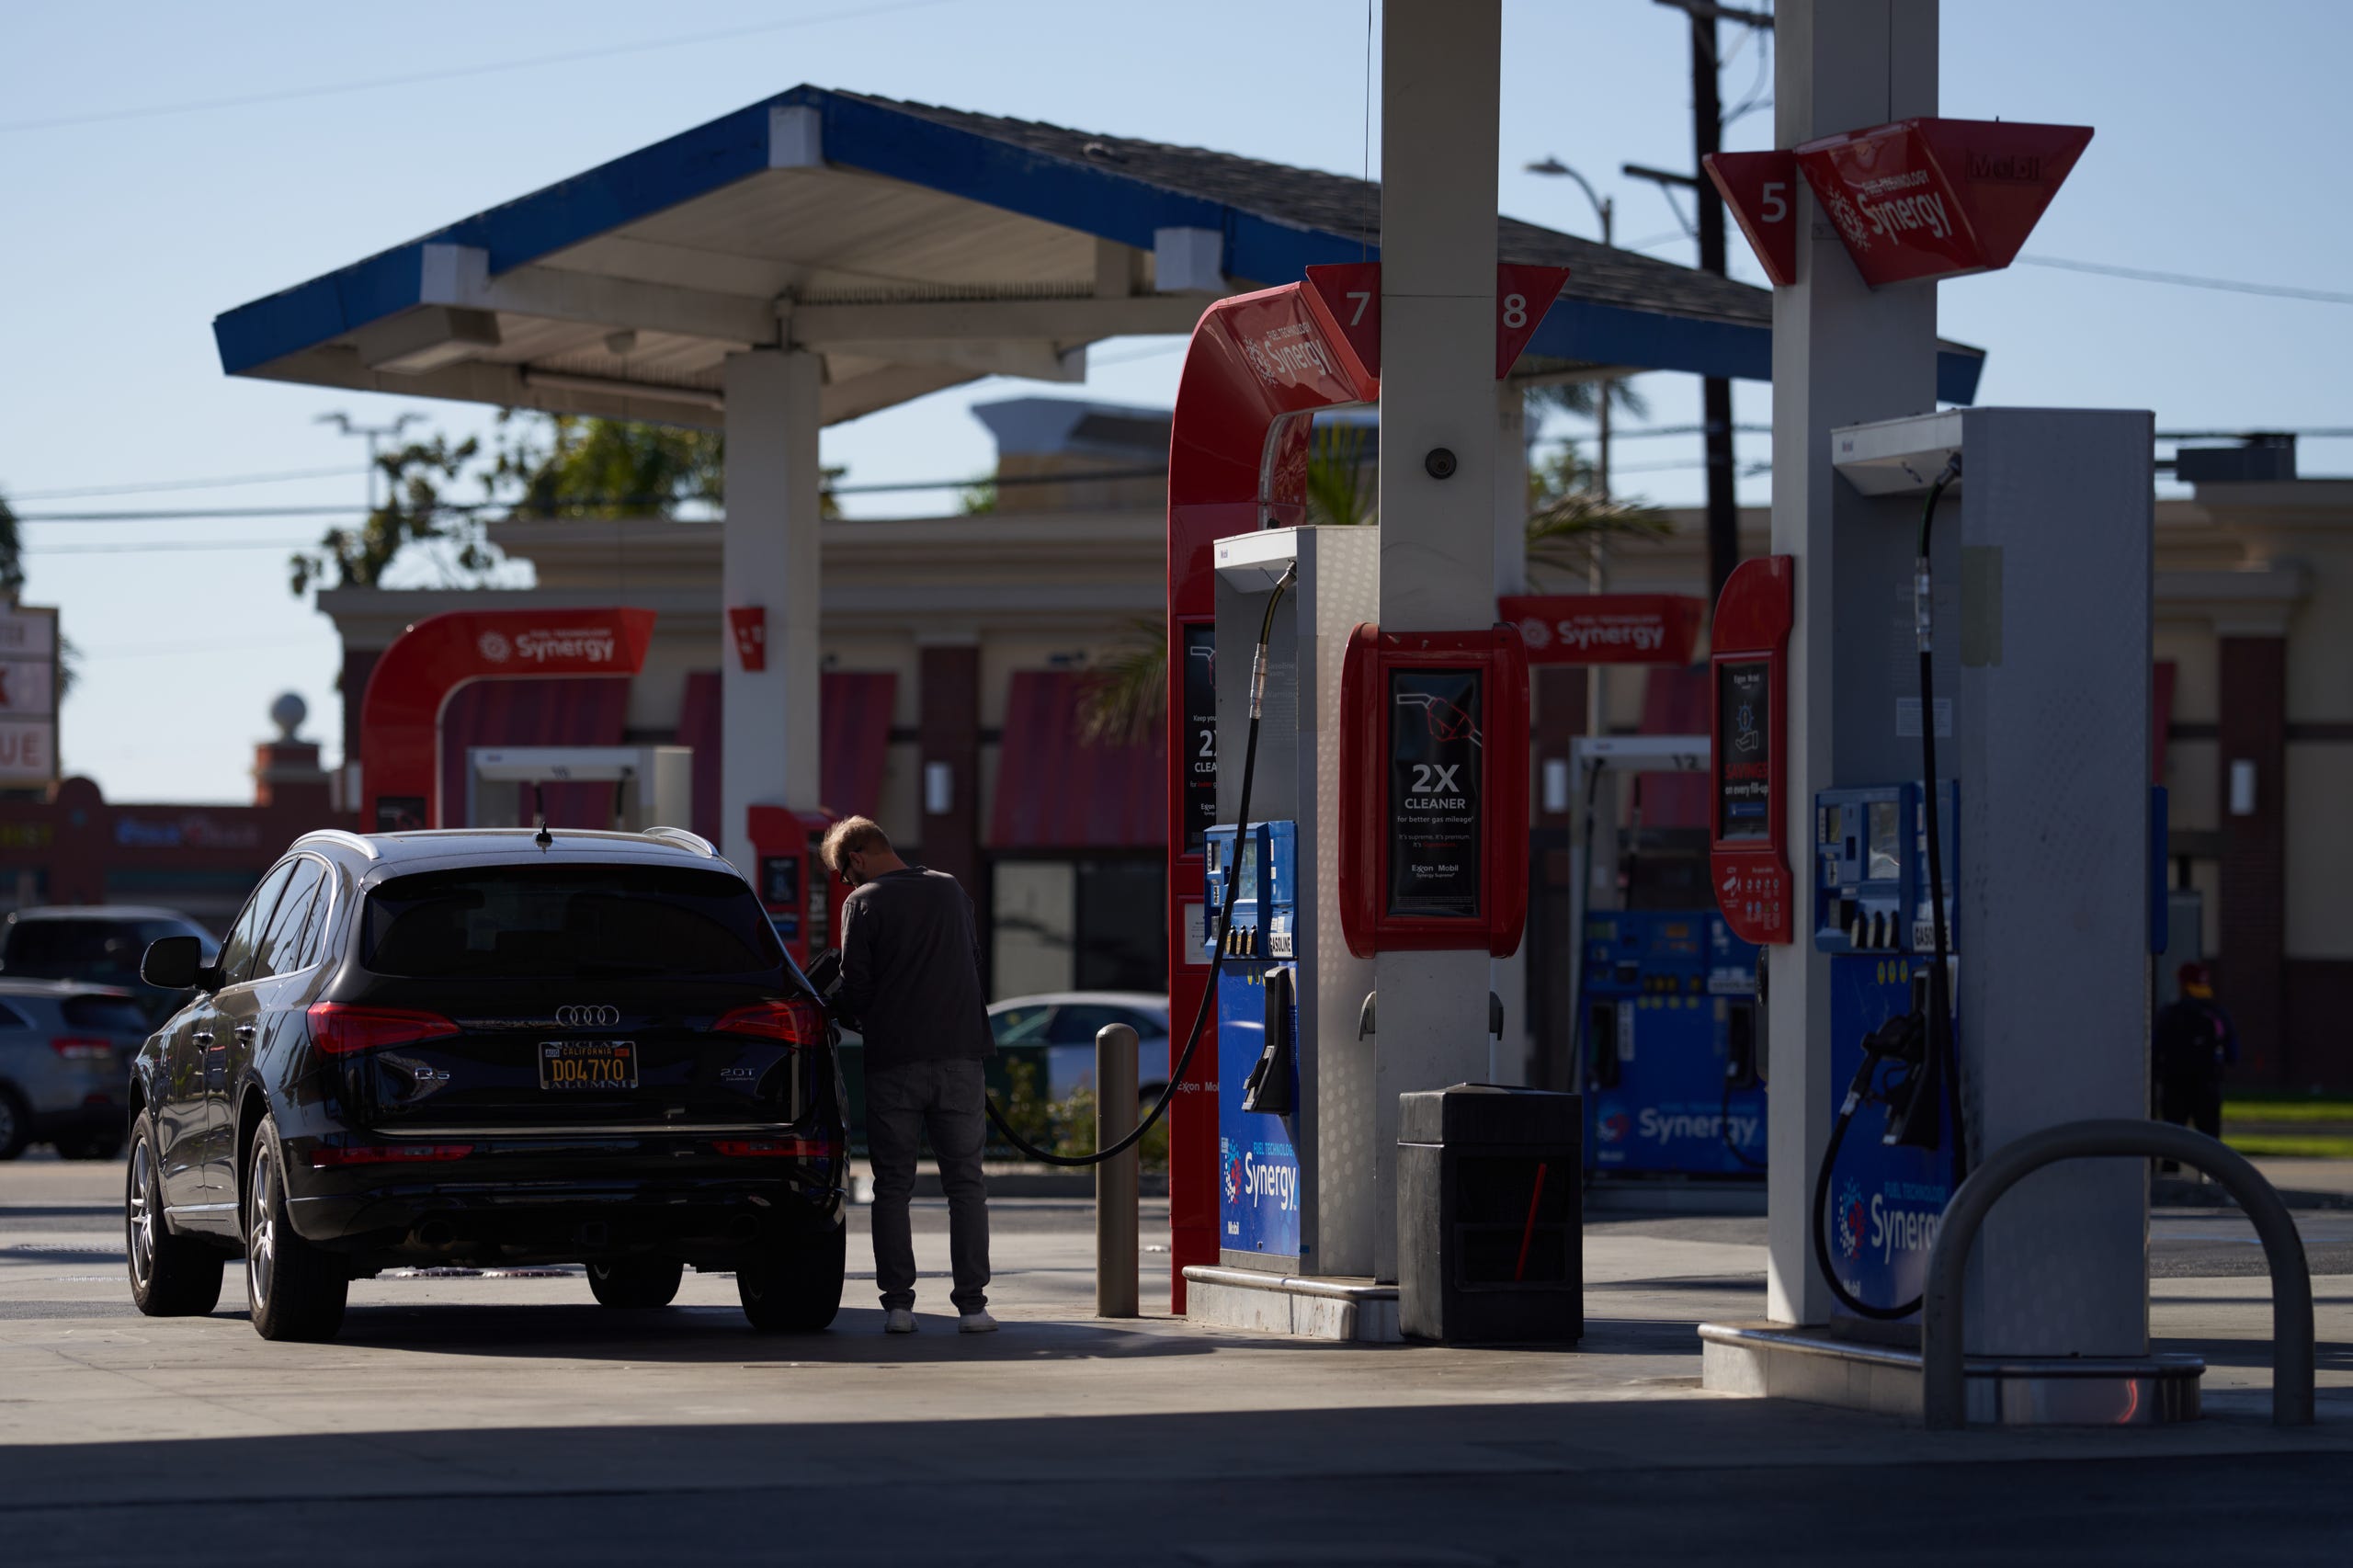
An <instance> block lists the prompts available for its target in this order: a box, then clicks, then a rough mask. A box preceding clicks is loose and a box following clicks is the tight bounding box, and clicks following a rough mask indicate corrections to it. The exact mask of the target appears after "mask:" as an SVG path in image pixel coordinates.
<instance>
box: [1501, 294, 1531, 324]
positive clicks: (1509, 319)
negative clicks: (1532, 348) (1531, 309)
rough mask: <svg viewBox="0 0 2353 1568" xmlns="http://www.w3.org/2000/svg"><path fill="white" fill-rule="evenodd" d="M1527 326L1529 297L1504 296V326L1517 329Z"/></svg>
mask: <svg viewBox="0 0 2353 1568" xmlns="http://www.w3.org/2000/svg"><path fill="white" fill-rule="evenodd" d="M1527 324H1528V296H1527V295H1525V294H1506V295H1505V296H1504V325H1506V326H1507V327H1512V328H1515V329H1517V328H1519V327H1523V326H1526V325H1527Z"/></svg>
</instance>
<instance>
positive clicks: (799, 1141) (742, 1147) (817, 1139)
mask: <svg viewBox="0 0 2353 1568" xmlns="http://www.w3.org/2000/svg"><path fill="white" fill-rule="evenodd" d="M710 1147H711V1149H712V1151H713V1152H714V1153H721V1154H724V1155H726V1156H727V1157H728V1158H729V1159H731V1160H742V1159H759V1158H762V1157H766V1158H768V1159H806V1160H830V1159H832V1158H833V1157H834V1156H835V1154H837V1153H840V1152H841V1146H840V1145H839V1144H837V1143H835V1142H834V1138H833V1134H831V1133H829V1132H812V1133H807V1134H802V1133H792V1134H790V1135H788V1136H786V1137H782V1138H719V1139H714V1140H712V1142H711V1145H710Z"/></svg>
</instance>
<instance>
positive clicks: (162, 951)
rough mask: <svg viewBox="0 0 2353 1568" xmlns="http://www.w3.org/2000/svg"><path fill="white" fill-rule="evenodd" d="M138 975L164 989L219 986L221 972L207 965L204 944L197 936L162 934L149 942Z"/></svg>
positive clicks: (207, 988)
mask: <svg viewBox="0 0 2353 1568" xmlns="http://www.w3.org/2000/svg"><path fill="white" fill-rule="evenodd" d="M139 978H140V979H142V980H143V981H145V982H146V983H148V984H150V985H153V986H154V987H156V988H157V989H158V990H162V991H186V990H188V989H190V988H191V987H197V986H201V987H202V988H203V989H205V990H207V991H217V990H219V989H220V984H219V975H218V973H217V972H216V971H212V970H210V969H207V968H205V967H204V945H203V943H201V942H200V941H199V940H198V939H197V938H196V937H157V938H156V939H155V940H154V941H153V942H150V943H148V944H147V952H146V955H145V956H144V957H143V958H142V959H141V960H139Z"/></svg>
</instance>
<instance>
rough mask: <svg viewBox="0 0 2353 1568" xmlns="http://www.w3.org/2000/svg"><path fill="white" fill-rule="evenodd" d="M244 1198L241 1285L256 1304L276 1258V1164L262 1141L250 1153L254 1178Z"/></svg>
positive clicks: (262, 1302) (262, 1300) (265, 1292)
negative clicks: (259, 1147) (243, 1244)
mask: <svg viewBox="0 0 2353 1568" xmlns="http://www.w3.org/2000/svg"><path fill="white" fill-rule="evenodd" d="M249 1188H250V1190H249V1191H248V1193H247V1195H246V1199H245V1204H246V1209H245V1288H246V1290H249V1291H251V1292H252V1294H253V1304H254V1306H255V1307H256V1308H260V1307H263V1306H266V1305H267V1304H268V1302H269V1285H270V1275H271V1272H272V1270H273V1268H274V1267H275V1266H276V1264H277V1261H278V1226H277V1223H276V1221H275V1216H276V1214H277V1213H278V1165H277V1163H276V1162H275V1161H273V1160H272V1159H271V1158H270V1157H269V1149H268V1146H267V1145H266V1144H265V1145H264V1146H263V1147H262V1148H261V1149H260V1151H259V1152H258V1153H256V1154H255V1155H254V1179H253V1181H252V1182H251V1183H250V1184H249Z"/></svg>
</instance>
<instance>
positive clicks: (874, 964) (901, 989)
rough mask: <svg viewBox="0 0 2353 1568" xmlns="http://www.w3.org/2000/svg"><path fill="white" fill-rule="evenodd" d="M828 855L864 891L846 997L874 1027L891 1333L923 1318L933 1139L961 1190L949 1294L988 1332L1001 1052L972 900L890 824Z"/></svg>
mask: <svg viewBox="0 0 2353 1568" xmlns="http://www.w3.org/2000/svg"><path fill="white" fill-rule="evenodd" d="M824 858H825V864H826V865H827V866H829V867H831V868H832V869H833V871H834V874H835V875H836V876H838V877H840V878H841V880H842V881H844V882H845V883H847V885H848V887H849V889H850V893H849V896H848V897H847V899H845V900H844V901H843V902H842V971H841V972H842V978H841V986H840V989H839V990H838V991H837V992H836V993H835V1006H836V1007H837V1008H838V1009H839V1010H840V1011H841V1012H842V1013H843V1014H844V1015H845V1016H847V1017H848V1018H849V1019H850V1020H851V1021H852V1022H854V1023H855V1024H856V1025H857V1026H858V1028H860V1029H861V1030H862V1031H863V1032H864V1034H865V1036H866V1142H867V1151H868V1153H869V1154H870V1157H871V1158H872V1160H873V1162H874V1210H873V1226H874V1280H875V1284H876V1285H877V1287H878V1288H879V1289H880V1290H881V1295H882V1309H883V1314H884V1315H883V1321H882V1326H883V1330H884V1332H886V1333H889V1334H913V1333H914V1332H915V1237H914V1233H913V1231H912V1229H911V1227H910V1224H909V1221H908V1217H907V1200H908V1199H910V1198H911V1197H913V1196H914V1193H915V1151H916V1145H917V1142H918V1141H919V1140H922V1139H926V1138H927V1139H928V1140H929V1141H930V1143H931V1153H932V1158H933V1159H935V1160H937V1161H938V1163H939V1185H940V1187H942V1189H944V1190H945V1191H946V1193H947V1194H948V1244H949V1259H950V1263H951V1265H952V1267H953V1271H954V1275H955V1289H954V1290H953V1291H951V1292H950V1293H949V1301H952V1302H954V1303H955V1307H956V1311H957V1313H958V1324H957V1326H958V1328H959V1329H960V1330H961V1332H963V1333H965V1334H987V1333H989V1332H991V1331H992V1330H994V1329H995V1327H996V1319H995V1318H993V1317H991V1316H990V1315H989V1310H988V1285H989V1216H988V1195H987V1191H986V1188H985V1187H984V1186H983V1182H982V1178H981V1147H982V1145H983V1142H986V1140H987V1137H988V1125H987V1122H986V1120H985V1119H984V1117H985V1112H984V1111H983V1105H984V1104H985V1102H986V1097H987V1093H988V1091H987V1089H986V1087H985V1086H984V1085H983V1081H982V1075H981V1063H982V1062H983V1061H984V1060H986V1059H987V1058H988V1057H989V1056H991V1055H992V1054H994V1053H995V1050H996V1042H995V1038H994V1037H993V1036H992V1035H991V1034H990V1032H989V1021H988V1010H987V1005H986V1003H985V1002H984V1001H983V998H982V994H981V971H980V946H979V941H978V938H977V937H975V935H974V931H973V924H972V900H971V899H970V898H969V897H967V896H966V895H965V892H964V890H963V888H962V887H961V886H960V885H958V883H957V881H956V879H955V878H953V877H951V876H949V874H948V873H947V872H945V871H934V870H928V869H925V868H924V867H921V866H910V865H908V864H907V863H906V862H905V861H904V860H902V859H901V858H899V857H898V855H897V854H896V853H895V852H894V851H893V850H892V847H891V840H890V839H889V838H888V837H886V836H884V835H883V832H882V830H881V828H880V827H877V826H876V825H875V824H873V823H872V822H870V821H869V820H868V819H866V818H865V817H847V818H844V819H843V820H842V821H840V822H838V823H835V824H834V826H833V829H832V831H830V832H829V833H827V834H826V835H825V842H824Z"/></svg>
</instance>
